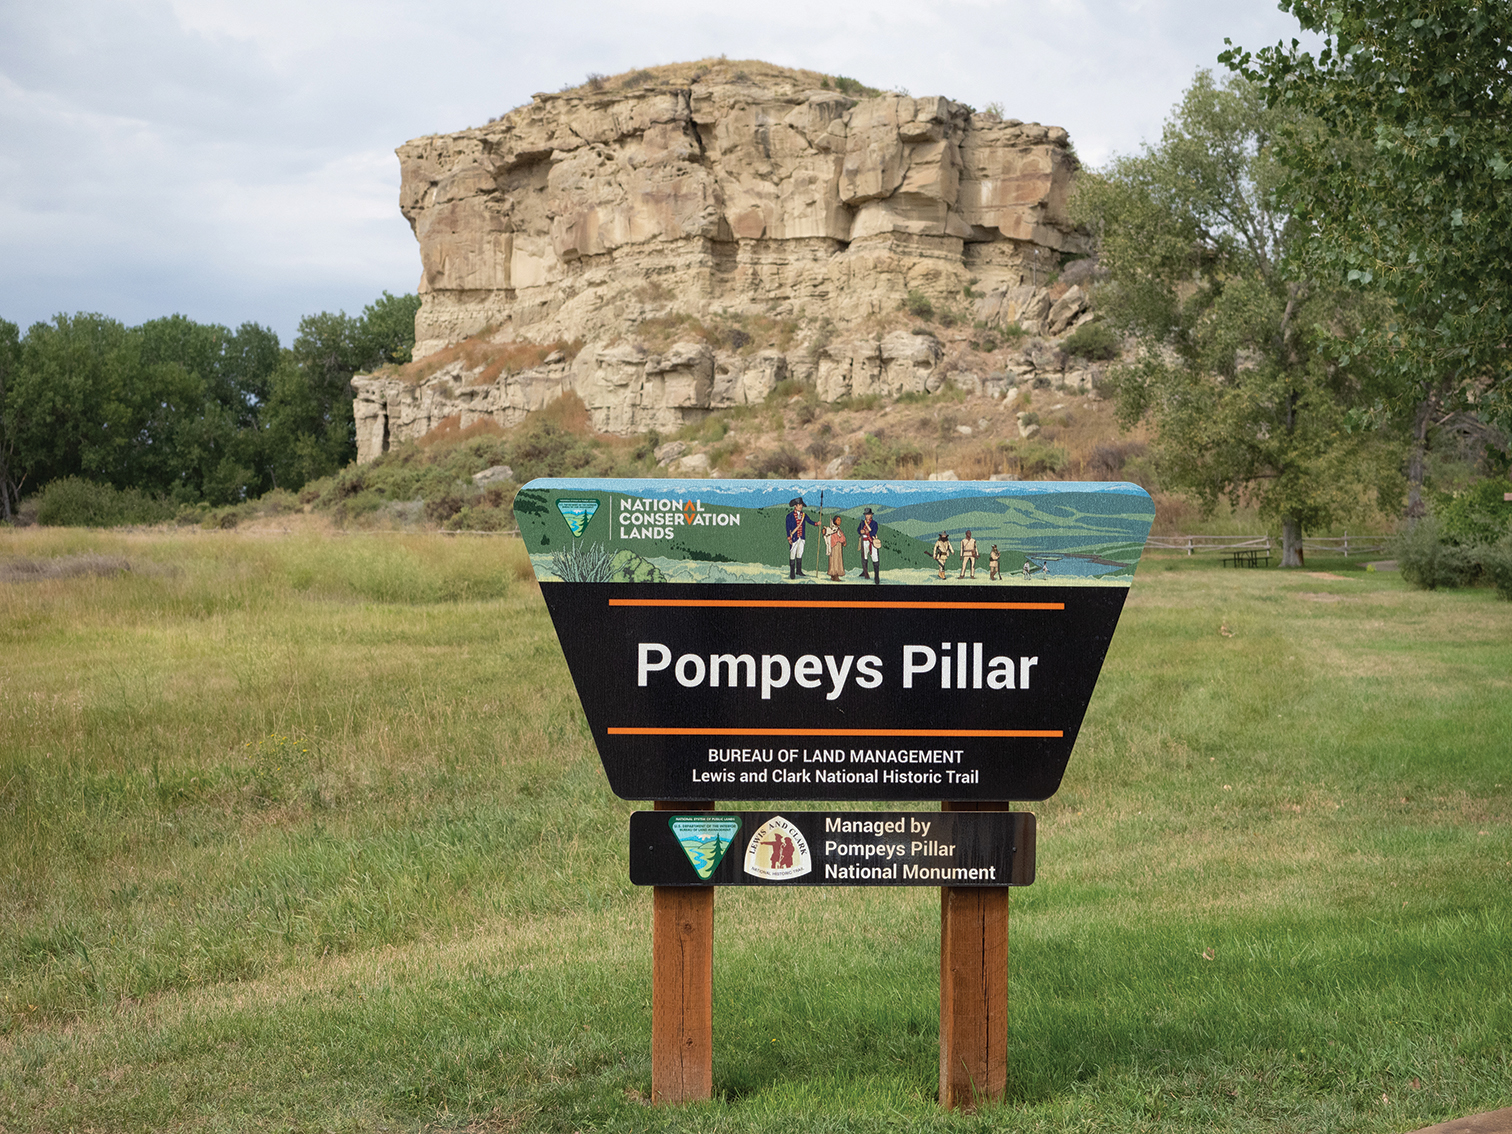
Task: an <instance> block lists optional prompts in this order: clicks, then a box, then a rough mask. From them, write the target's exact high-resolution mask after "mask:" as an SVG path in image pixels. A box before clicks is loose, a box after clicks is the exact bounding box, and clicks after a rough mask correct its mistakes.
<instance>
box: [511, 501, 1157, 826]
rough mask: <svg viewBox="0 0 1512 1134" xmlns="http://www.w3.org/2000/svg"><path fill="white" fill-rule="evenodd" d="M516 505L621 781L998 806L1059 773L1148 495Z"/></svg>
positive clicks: (690, 795)
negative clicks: (968, 801) (958, 801)
mask: <svg viewBox="0 0 1512 1134" xmlns="http://www.w3.org/2000/svg"><path fill="white" fill-rule="evenodd" d="M514 511H515V515H516V517H517V518H518V520H519V522H520V531H521V537H522V539H523V540H524V541H525V544H526V548H527V550H528V552H529V555H530V561H531V566H532V568H533V569H534V571H535V573H536V578H537V579H538V580H539V581H540V584H541V593H542V595H543V596H544V598H545V600H546V604H547V607H548V608H549V609H550V611H551V617H552V621H553V622H554V624H555V626H556V631H557V637H558V638H559V639H560V641H561V643H562V649H563V651H564V652H565V654H566V657H567V664H568V667H569V668H570V670H571V672H572V679H573V681H574V682H575V684H576V686H577V691H578V695H579V697H580V698H581V699H582V704H583V711H584V713H585V714H586V716H587V719H588V724H589V727H590V728H591V729H592V730H593V738H594V741H595V743H596V744H597V746H598V751H599V755H600V757H601V758H602V760H603V763H604V770H605V772H606V773H607V775H608V778H609V784H610V786H611V787H612V788H613V790H614V791H615V793H616V794H618V795H620V796H622V797H624V798H626V799H658V800H707V799H761V800H769V799H770V800H788V799H804V800H842V799H867V800H977V801H989V800H998V801H1000V800H1030V799H1044V798H1047V797H1048V796H1050V795H1052V794H1053V793H1054V792H1055V791H1056V789H1057V788H1058V787H1059V786H1060V782H1061V778H1062V776H1063V775H1064V773H1065V770H1066V763H1067V761H1068V759H1069V757H1070V754H1071V749H1072V746H1073V745H1074V744H1075V741H1076V734H1077V731H1078V730H1079V729H1080V727H1081V722H1082V717H1083V714H1084V713H1085V712H1086V709H1087V703H1088V700H1089V699H1090V698H1091V696H1092V690H1093V687H1094V685H1095V684H1096V682H1097V676H1098V673H1099V671H1100V670H1101V667H1102V662H1103V658H1104V656H1105V655H1106V653H1107V650H1108V646H1109V643H1110V641H1111V640H1112V636H1113V631H1114V629H1115V627H1116V626H1117V623H1118V616H1119V613H1120V611H1121V610H1122V608H1123V603H1124V598H1125V597H1126V595H1127V594H1128V587H1129V583H1130V581H1131V580H1132V578H1133V573H1134V568H1135V566H1136V565H1137V563H1138V560H1139V555H1140V551H1141V549H1142V548H1143V546H1144V540H1145V537H1146V535H1147V533H1148V531H1149V527H1150V520H1151V519H1152V518H1153V515H1154V505H1153V504H1152V503H1151V501H1150V498H1149V496H1148V495H1147V494H1146V493H1145V492H1144V491H1143V490H1142V489H1140V488H1139V487H1138V486H1137V485H1131V484H1037V483H1009V482H980V481H961V482H919V481H913V482H858V481H824V482H813V481H808V482H793V483H788V484H777V483H775V482H770V481H720V480H702V481H676V480H644V481H632V480H621V481H610V480H570V479H562V480H538V481H532V482H531V483H530V484H527V485H526V486H525V487H524V488H522V489H521V490H520V492H519V494H518V496H517V497H516V500H515V504H514Z"/></svg>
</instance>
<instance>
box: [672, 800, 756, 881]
mask: <svg viewBox="0 0 1512 1134" xmlns="http://www.w3.org/2000/svg"><path fill="white" fill-rule="evenodd" d="M667 825H668V826H669V827H671V828H672V833H673V834H674V835H676V836H677V841H678V842H679V843H681V844H682V849H683V853H684V854H685V855H687V856H688V861H689V862H691V863H692V864H693V869H694V871H695V872H696V873H697V874H698V876H699V877H700V878H703V879H708V877H709V876H710V875H712V874H713V873H714V868H715V867H717V866H718V865H719V862H720V860H721V859H723V858H724V856H725V851H727V850H729V849H730V844H731V843H733V842H734V841H735V836H736V835H737V834H739V833H740V820H739V819H737V818H735V816H733V815H674V816H673V817H672V818H671V819H669V820H668V821H667Z"/></svg>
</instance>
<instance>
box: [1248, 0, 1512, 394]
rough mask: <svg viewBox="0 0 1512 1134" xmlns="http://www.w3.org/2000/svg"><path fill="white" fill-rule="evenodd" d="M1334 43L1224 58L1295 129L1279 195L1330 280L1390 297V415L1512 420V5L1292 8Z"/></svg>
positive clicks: (1381, 342)
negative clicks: (1422, 411) (1447, 411)
mask: <svg viewBox="0 0 1512 1134" xmlns="http://www.w3.org/2000/svg"><path fill="white" fill-rule="evenodd" d="M1281 7H1282V9H1283V10H1285V11H1288V12H1291V13H1292V14H1293V15H1295V16H1296V17H1297V19H1298V21H1299V23H1300V24H1301V26H1302V27H1303V28H1305V29H1307V30H1310V31H1315V32H1318V33H1320V34H1321V35H1322V36H1323V37H1324V46H1323V48H1322V49H1321V50H1320V51H1319V52H1318V53H1317V54H1316V55H1314V54H1312V53H1311V52H1308V51H1303V50H1301V48H1300V47H1299V45H1298V43H1297V41H1296V40H1293V41H1292V43H1291V45H1290V46H1289V47H1288V46H1286V45H1282V44H1277V45H1276V46H1274V47H1270V48H1266V49H1264V50H1261V51H1259V52H1256V53H1254V54H1253V55H1252V54H1251V53H1250V52H1247V51H1244V50H1242V49H1240V48H1231V49H1230V50H1229V51H1227V52H1225V53H1224V55H1222V56H1220V59H1222V60H1223V61H1224V62H1226V63H1228V64H1229V66H1230V67H1232V68H1234V69H1235V70H1237V71H1240V72H1242V73H1243V74H1245V75H1246V76H1248V77H1249V78H1250V79H1251V80H1252V81H1253V82H1255V83H1256V84H1258V85H1259V87H1260V89H1261V90H1263V92H1264V95H1265V97H1266V99H1267V102H1268V104H1269V105H1270V106H1272V107H1275V108H1277V109H1279V110H1282V111H1284V112H1286V113H1287V114H1289V115H1290V116H1291V118H1292V120H1293V123H1294V125H1293V126H1291V127H1290V128H1288V129H1286V130H1284V131H1282V133H1281V134H1280V136H1279V138H1278V140H1277V158H1278V162H1279V163H1280V165H1281V167H1282V169H1283V174H1282V176H1281V178H1280V180H1279V182H1278V191H1279V192H1280V193H1281V194H1282V195H1284V197H1285V199H1286V200H1287V201H1288V202H1289V204H1290V206H1291V208H1292V209H1293V211H1294V213H1295V215H1296V216H1297V218H1298V219H1299V220H1300V221H1301V222H1302V224H1303V231H1304V232H1305V234H1306V236H1305V239H1304V240H1302V241H1301V242H1300V244H1299V247H1298V249H1297V250H1296V251H1297V255H1298V257H1299V258H1304V259H1305V260H1306V261H1307V263H1308V265H1309V270H1310V271H1311V272H1312V273H1313V274H1314V275H1316V276H1317V277H1319V278H1327V279H1329V280H1331V281H1335V282H1338V283H1341V284H1349V285H1350V286H1353V287H1356V288H1358V289H1360V290H1361V291H1363V292H1367V293H1370V294H1373V295H1378V296H1382V297H1384V298H1385V299H1386V300H1387V301H1389V303H1390V305H1391V317H1390V318H1386V319H1382V320H1380V321H1378V322H1372V323H1370V324H1367V325H1365V326H1363V327H1362V328H1361V329H1360V333H1359V334H1358V335H1357V336H1356V339H1355V342H1354V344H1353V349H1354V350H1357V351H1358V350H1373V351H1375V352H1376V354H1377V356H1378V363H1377V364H1378V365H1379V366H1381V367H1383V368H1384V369H1385V370H1386V371H1387V372H1388V373H1389V374H1390V375H1391V376H1392V377H1393V378H1394V379H1395V382H1396V388H1395V390H1394V391H1392V396H1391V399H1390V400H1389V402H1388V403H1386V407H1385V408H1387V409H1391V410H1395V411H1396V412H1397V413H1398V415H1399V416H1400V415H1402V414H1403V413H1410V412H1411V411H1413V410H1414V409H1415V407H1417V406H1418V405H1419V404H1421V403H1423V402H1424V401H1425V400H1427V399H1429V398H1430V397H1431V398H1434V399H1435V400H1436V401H1438V402H1440V403H1443V402H1449V403H1453V402H1458V403H1460V404H1461V405H1468V406H1471V407H1473V408H1474V409H1476V410H1477V412H1479V413H1481V414H1483V415H1489V416H1493V417H1500V418H1501V419H1502V420H1503V421H1504V422H1505V421H1508V420H1512V401H1509V395H1508V389H1509V386H1508V378H1509V375H1512V362H1509V360H1508V352H1507V344H1508V342H1509V341H1512V65H1509V59H1512V3H1509V2H1508V0H1406V2H1405V3H1403V2H1400V0H1394V2H1391V3H1387V2H1386V0H1282V4H1281Z"/></svg>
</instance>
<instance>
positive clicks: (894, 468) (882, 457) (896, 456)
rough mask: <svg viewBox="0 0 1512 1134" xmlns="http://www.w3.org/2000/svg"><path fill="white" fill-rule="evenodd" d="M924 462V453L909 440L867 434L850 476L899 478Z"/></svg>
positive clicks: (905, 475) (916, 468)
mask: <svg viewBox="0 0 1512 1134" xmlns="http://www.w3.org/2000/svg"><path fill="white" fill-rule="evenodd" d="M923 463H924V454H923V453H922V452H920V451H919V447H918V446H917V445H914V444H912V443H911V442H909V441H885V440H883V439H881V438H879V437H874V436H872V435H870V434H868V435H867V437H866V440H865V443H864V445H863V447H862V449H861V452H860V453H859V454H857V456H856V463H855V464H854V465H853V466H852V467H851V471H850V476H851V477H852V478H854V479H855V480H901V479H906V478H907V477H908V476H910V475H912V474H913V473H914V472H916V471H917V470H918V468H919V466H920V465H922V464H923Z"/></svg>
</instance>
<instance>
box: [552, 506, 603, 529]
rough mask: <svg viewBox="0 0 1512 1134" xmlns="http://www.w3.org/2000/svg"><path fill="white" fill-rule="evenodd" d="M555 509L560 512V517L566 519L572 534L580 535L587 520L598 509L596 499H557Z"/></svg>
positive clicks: (591, 517)
mask: <svg viewBox="0 0 1512 1134" xmlns="http://www.w3.org/2000/svg"><path fill="white" fill-rule="evenodd" d="M556 506H557V511H558V512H560V513H561V514H562V519H564V520H566V521H567V526H568V527H569V528H571V529H572V534H573V535H574V536H577V537H581V536H582V534H583V529H584V528H586V527H587V526H588V521H589V520H591V519H593V514H594V513H595V512H597V511H598V506H599V502H598V501H597V500H558V501H557V502H556Z"/></svg>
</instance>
